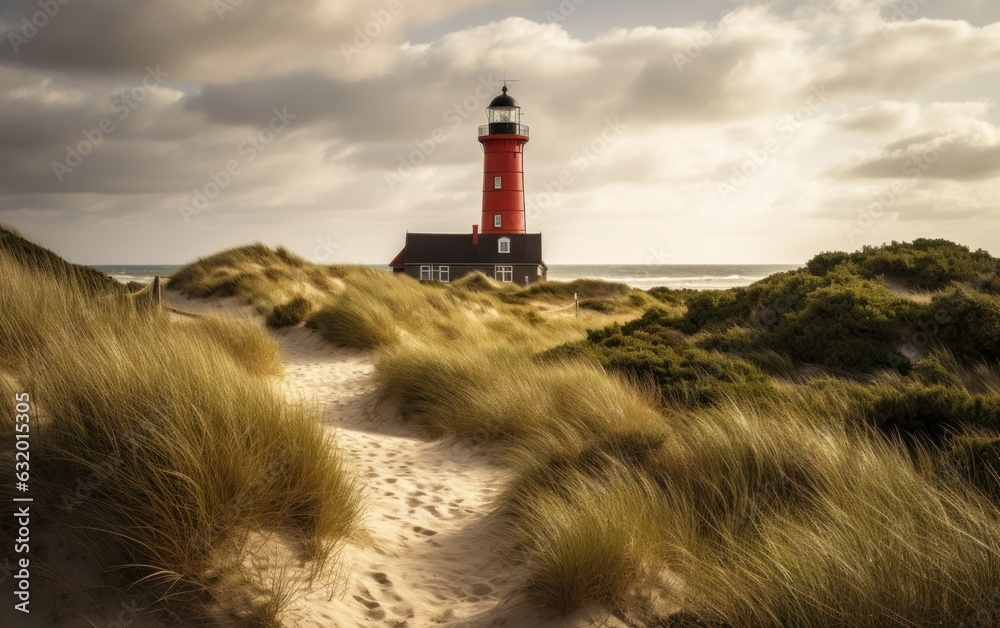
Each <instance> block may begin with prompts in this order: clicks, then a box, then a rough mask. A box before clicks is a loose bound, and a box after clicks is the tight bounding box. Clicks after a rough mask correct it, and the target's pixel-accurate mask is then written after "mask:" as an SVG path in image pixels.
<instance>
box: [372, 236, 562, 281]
mask: <svg viewBox="0 0 1000 628" xmlns="http://www.w3.org/2000/svg"><path fill="white" fill-rule="evenodd" d="M390 266H392V268H393V270H395V271H397V272H405V273H406V274H407V275H409V276H411V277H413V278H414V279H425V280H432V281H454V280H456V279H458V278H459V277H461V276H463V275H466V274H468V273H471V272H474V271H477V270H478V271H479V272H481V273H483V274H484V275H486V276H487V277H493V278H494V279H496V280H497V281H504V282H515V283H518V284H521V285H528V284H530V283H533V282H535V281H537V280H539V279H544V278H545V272H546V270H547V269H546V267H545V263H544V262H542V234H540V233H478V232H477V230H476V228H475V227H473V231H472V235H471V236H470V235H469V234H467V233H407V234H406V247H405V248H404V249H403V250H402V251H400V253H399V255H397V256H396V259H394V260H392V263H391V264H390Z"/></svg>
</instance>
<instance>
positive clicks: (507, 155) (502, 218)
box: [389, 82, 548, 286]
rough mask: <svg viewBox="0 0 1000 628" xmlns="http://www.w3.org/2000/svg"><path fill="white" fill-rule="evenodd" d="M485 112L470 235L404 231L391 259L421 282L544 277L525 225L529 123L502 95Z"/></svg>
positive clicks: (535, 242) (534, 236)
mask: <svg viewBox="0 0 1000 628" xmlns="http://www.w3.org/2000/svg"><path fill="white" fill-rule="evenodd" d="M486 113H487V116H488V120H489V124H486V125H484V126H481V127H479V142H480V143H481V144H482V145H483V154H484V157H483V214H482V217H481V220H482V222H481V225H482V231H480V225H472V233H471V234H470V233H468V232H466V233H414V232H409V231H408V232H407V233H406V244H405V245H404V246H403V250H402V251H400V252H399V254H397V255H396V257H394V258H393V260H392V261H391V262H389V266H390V267H391V268H392V270H393V272H397V273H406V274H407V275H409V276H410V277H413V278H414V279H419V280H420V281H440V282H451V281H457V280H459V279H461V278H462V277H465V276H466V275H469V274H470V273H482V274H484V275H486V276H487V277H492V278H493V279H494V280H496V281H500V282H504V283H515V284H517V285H519V286H520V285H523V286H527V285H530V284H532V283H534V282H536V281H544V280H545V278H546V276H547V273H548V266H546V265H545V262H544V261H543V260H542V234H541V233H528V232H527V231H526V230H525V224H524V168H523V167H522V159H521V158H522V156H523V154H524V145H525V144H527V143H528V127H526V126H524V125H523V124H521V108H520V107H518V106H517V101H516V100H514V99H513V98H511V97H510V96H508V95H507V84H506V82H504V86H503V93H502V94H500V95H499V96H497V97H496V98H494V99H493V102H491V103H490V106H489V107H487V109H486Z"/></svg>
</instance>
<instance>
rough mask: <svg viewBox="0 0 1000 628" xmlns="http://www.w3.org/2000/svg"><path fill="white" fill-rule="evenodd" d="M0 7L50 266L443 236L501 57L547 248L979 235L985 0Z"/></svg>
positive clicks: (988, 58)
mask: <svg viewBox="0 0 1000 628" xmlns="http://www.w3.org/2000/svg"><path fill="white" fill-rule="evenodd" d="M4 6H6V7H7V10H6V12H5V13H2V14H0V29H3V30H4V33H3V42H0V111H2V115H0V221H3V222H7V223H10V224H13V225H15V226H16V227H18V228H20V229H21V230H22V231H25V232H26V233H28V234H29V235H31V236H32V237H34V238H36V239H38V240H41V241H42V242H44V243H45V244H47V245H50V246H53V247H54V248H56V249H58V250H60V251H61V252H62V253H64V254H65V255H67V256H68V257H70V258H72V259H73V260H75V261H80V262H86V263H178V262H184V261H188V260H190V259H192V258H193V257H197V256H200V255H205V254H208V253H211V252H213V251H215V250H218V249H221V248H224V247H228V246H233V245H236V244H240V243H244V242H249V241H255V240H261V241H265V242H268V243H272V244H284V245H287V246H289V247H290V248H292V249H294V250H297V251H298V252H300V253H302V254H303V255H306V256H309V257H312V258H313V259H316V260H317V261H326V262H337V261H350V262H365V263H378V262H388V261H389V259H391V258H392V257H393V256H394V255H395V253H396V252H397V251H398V250H399V248H400V247H401V245H402V240H403V235H404V233H405V232H406V231H407V230H410V231H439V230H440V231H466V230H469V229H470V228H471V225H472V224H473V223H475V222H477V221H478V218H479V211H480V200H481V199H480V187H481V177H482V170H481V169H482V154H481V150H480V147H479V144H478V142H477V140H476V128H477V126H478V125H480V124H482V123H484V122H485V112H484V108H485V106H486V105H487V104H488V102H489V100H490V99H491V98H492V97H493V96H494V95H495V94H496V93H498V91H499V86H500V85H499V82H498V81H500V80H501V78H502V76H503V73H504V71H506V72H507V74H508V76H510V77H512V78H514V79H517V80H518V82H516V83H513V84H512V87H511V94H512V95H514V96H515V97H516V98H517V99H518V100H519V102H520V104H521V106H522V107H523V112H524V122H525V123H527V124H529V125H530V126H531V141H530V143H529V144H528V145H527V146H526V148H525V151H526V152H525V167H526V175H525V183H526V188H527V190H526V196H527V200H528V204H529V208H530V209H529V218H528V220H529V229H531V230H541V231H542V232H543V233H544V234H545V238H546V259H547V261H548V262H549V263H557V264H558V263H573V262H592V263H600V262H621V263H644V262H647V261H667V262H671V263H686V262H690V263H710V262H719V263H724V262H746V263H751V262H775V263H783V262H801V261H804V260H805V259H807V258H808V257H810V256H811V255H812V254H814V253H816V252H818V251H820V250H831V249H854V248H857V247H859V246H861V245H863V244H869V243H880V242H883V241H887V240H904V239H912V238H915V237H927V236H929V237H947V238H950V239H954V240H958V241H960V242H962V243H965V244H969V245H971V246H973V247H983V248H990V249H992V250H993V252H994V253H995V254H996V253H997V243H998V240H997V237H998V235H1000V215H998V213H997V212H996V198H997V193H998V191H1000V130H998V125H1000V120H998V119H997V107H996V106H995V103H996V101H997V99H1000V80H998V79H1000V7H997V6H996V5H995V3H989V2H985V1H979V0H956V1H951V2H948V3H944V2H938V1H935V0H926V1H925V2H922V3H921V2H919V1H914V2H908V3H903V2H899V3H892V2H888V1H886V0H869V1H866V0H837V1H835V2H830V1H829V0H815V2H788V1H785V2H778V1H776V2H773V3H765V2H720V1H716V0H713V1H711V2H695V1H694V0H688V1H686V2H669V3H663V5H662V6H661V7H659V8H657V9H651V8H650V6H649V4H648V3H644V2H641V1H640V0H616V1H615V2H609V1H607V0H562V1H561V2H559V1H556V0H550V1H548V2H546V1H544V0H524V1H523V2H511V1H510V0H508V1H506V2H504V3H496V2H489V1H488V0H421V1H420V2H417V1H416V0H396V1H395V2H389V1H388V0H386V1H384V2H383V1H381V0H375V1H345V0H285V1H282V2H273V1H268V0H216V1H214V2H213V1H209V0H199V1H195V0H89V1H88V2H79V1H78V0H48V1H47V2H46V1H38V0H35V1H27V0H14V2H11V3H7V4H5V5H4ZM46 7H48V12H49V14H51V15H47V14H45V13H44V12H45V10H46ZM914 7H915V8H914ZM39 15H43V16H44V19H43V18H42V17H39ZM26 20H27V21H26ZM32 20H34V22H35V24H32V23H31V21H32ZM43 22H44V25H40V26H39V25H38V24H42V23H43ZM366 31H367V34H366ZM566 172H568V173H569V179H570V180H571V182H570V183H569V184H565V183H560V182H559V179H560V174H561V173H562V174H563V176H562V178H563V180H564V181H565V180H566V178H567V177H566V174H565V173H566ZM210 197H211V198H210ZM879 198H882V199H883V200H882V201H879V200H878V199H879ZM875 203H881V205H879V206H878V207H876V206H875V205H874V204H875ZM879 208H881V210H879ZM192 210H194V211H192ZM866 215H868V218H869V219H866Z"/></svg>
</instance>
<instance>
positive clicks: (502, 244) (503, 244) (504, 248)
mask: <svg viewBox="0 0 1000 628" xmlns="http://www.w3.org/2000/svg"><path fill="white" fill-rule="evenodd" d="M497 251H499V252H500V253H510V238H500V239H499V240H497Z"/></svg>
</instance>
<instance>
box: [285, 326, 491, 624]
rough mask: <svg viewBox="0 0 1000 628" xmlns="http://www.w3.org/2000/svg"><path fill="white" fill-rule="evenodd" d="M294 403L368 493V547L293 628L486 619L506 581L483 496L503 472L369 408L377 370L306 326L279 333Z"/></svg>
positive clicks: (307, 604)
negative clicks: (338, 592) (341, 588)
mask: <svg viewBox="0 0 1000 628" xmlns="http://www.w3.org/2000/svg"><path fill="white" fill-rule="evenodd" d="M278 338H279V342H280V343H281V347H282V352H283V354H284V355H285V359H286V361H287V365H286V379H285V385H286V387H287V388H288V390H289V393H290V394H292V395H301V396H304V397H306V398H309V399H313V398H314V399H316V400H318V401H319V402H320V403H321V404H322V407H323V416H324V421H326V423H327V424H328V425H329V426H330V428H331V429H334V430H336V438H337V441H338V443H339V444H340V447H341V449H342V450H343V451H344V453H345V456H346V457H347V459H348V460H349V463H350V464H351V465H352V466H354V468H355V469H356V471H357V473H358V476H359V478H360V480H361V482H362V484H363V485H364V486H365V492H366V496H367V500H368V505H369V507H368V514H367V517H366V521H365V524H366V527H367V528H368V529H369V531H370V532H371V537H372V538H371V543H370V544H369V545H368V546H366V547H365V546H357V545H355V546H350V547H348V548H347V550H346V551H345V556H344V559H345V563H346V565H347V567H348V569H350V573H349V575H348V583H347V591H346V594H345V595H344V596H343V597H342V599H336V598H335V599H333V600H332V601H331V600H328V599H325V598H326V597H327V596H328V594H327V595H323V594H322V593H319V594H316V595H308V596H306V599H305V600H303V601H302V603H300V604H299V605H298V608H296V609H295V610H293V612H292V613H290V616H289V617H288V621H289V622H290V625H301V626H310V625H313V626H329V625H344V626H351V625H360V626H371V625H391V626H398V625H403V624H402V622H407V625H411V626H419V625H430V624H435V623H439V624H453V623H456V622H459V621H460V620H463V619H465V620H471V619H474V620H475V621H476V623H488V622H489V619H488V618H487V617H486V616H487V615H488V613H489V612H490V611H491V610H492V609H493V608H494V607H496V606H497V604H498V602H499V601H500V600H501V598H502V597H503V595H504V593H505V592H506V590H507V588H508V583H507V581H506V579H505V578H504V576H503V575H502V573H501V571H500V570H499V568H498V565H497V564H496V562H497V561H496V560H495V559H494V558H493V557H492V555H491V553H490V539H489V536H488V533H489V530H488V528H489V521H488V520H489V513H490V511H491V505H490V500H491V499H492V498H493V497H494V495H495V493H496V491H497V490H498V489H499V487H500V486H501V484H502V482H503V480H504V471H503V470H502V469H500V468H499V467H497V466H494V465H492V464H490V462H489V461H488V460H486V459H484V458H482V457H481V456H476V455H474V454H473V453H472V452H471V450H469V449H467V448H464V447H461V446H458V445H447V444H440V443H435V442H428V441H427V440H426V439H424V438H422V437H420V436H419V435H417V434H416V433H415V432H412V431H410V430H408V429H407V428H406V427H405V426H401V425H400V424H399V422H398V421H397V420H396V419H395V417H393V416H387V414H389V412H390V411H388V410H386V409H384V408H383V409H382V411H381V412H380V413H376V412H374V408H373V405H374V404H373V396H372V395H373V391H374V383H373V381H372V380H373V378H372V375H373V368H374V367H373V364H372V360H371V357H370V356H369V355H367V354H364V353H362V352H358V351H353V350H349V349H338V348H335V347H332V346H331V345H330V344H328V343H327V342H325V341H324V340H322V339H321V338H320V337H319V335H317V334H315V333H314V332H312V331H309V330H306V329H302V328H299V329H292V330H290V331H285V332H280V333H279V334H278Z"/></svg>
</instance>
